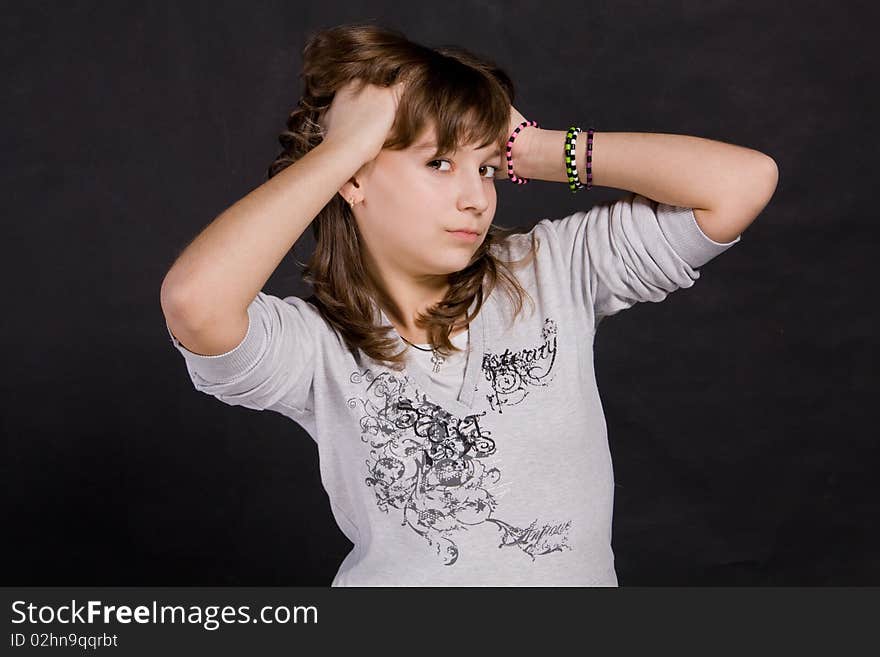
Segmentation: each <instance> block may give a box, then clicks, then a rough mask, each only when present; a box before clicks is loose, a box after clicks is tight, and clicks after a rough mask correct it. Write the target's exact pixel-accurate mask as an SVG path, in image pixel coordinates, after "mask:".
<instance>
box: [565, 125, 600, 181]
mask: <svg viewBox="0 0 880 657" xmlns="http://www.w3.org/2000/svg"><path fill="white" fill-rule="evenodd" d="M579 132H583V131H582V130H581V129H580V128H579V127H577V126H571V127H570V128H569V129H568V132H566V133H565V153H564V157H565V173H566V174H568V188H569V189H570V190H571V191H572V193H575V192H577V191H578V190H581V189H590V188H592V186H593V133H594V132H595V131H594V130H593V128H589V129H588V130H587V184H586V185H585V184H584V183H582V182H581V181H580V178H579V177H578V171H577V161H576V157H575V153H576V151H575V148H576V147H577V136H578V133H579Z"/></svg>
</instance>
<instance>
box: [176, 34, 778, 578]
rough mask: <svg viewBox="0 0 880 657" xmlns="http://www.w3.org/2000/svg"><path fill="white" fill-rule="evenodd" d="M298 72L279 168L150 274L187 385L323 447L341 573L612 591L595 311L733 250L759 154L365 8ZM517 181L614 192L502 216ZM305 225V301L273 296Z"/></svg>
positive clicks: (760, 169) (675, 283)
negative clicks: (525, 110)
mask: <svg viewBox="0 0 880 657" xmlns="http://www.w3.org/2000/svg"><path fill="white" fill-rule="evenodd" d="M302 77H303V78H304V81H305V93H304V94H303V97H302V99H301V100H300V101H299V104H298V107H297V109H296V110H294V112H292V113H291V115H290V117H289V119H288V124H287V130H286V131H285V132H284V133H282V135H281V138H280V139H281V143H282V145H283V146H284V147H285V150H284V152H283V153H282V154H281V155H280V156H279V157H278V158H277V159H276V160H275V162H274V163H273V164H272V166H271V167H270V170H269V180H268V181H267V182H265V183H264V184H262V185H261V186H260V187H258V188H257V189H255V190H253V191H252V192H250V193H249V194H247V195H246V196H245V197H244V198H242V199H240V200H239V201H237V202H236V203H235V204H233V205H232V206H231V207H230V208H228V209H227V210H225V211H224V212H223V213H222V214H220V215H219V216H218V217H217V218H216V219H215V220H214V221H213V222H212V223H211V224H210V225H209V226H208V227H207V228H205V229H204V230H203V231H202V232H201V234H199V235H198V237H196V239H195V240H193V242H192V243H191V244H190V245H188V247H187V248H186V249H185V250H184V251H183V253H182V254H181V255H180V257H179V258H178V259H177V261H176V262H175V263H174V265H173V266H172V267H171V269H170V271H169V272H168V274H167V275H166V277H165V280H164V282H163V285H162V291H161V301H162V309H163V312H164V314H165V318H166V321H167V327H168V331H169V337H170V339H171V341H172V343H173V344H174V346H175V347H176V348H177V349H178V351H179V352H180V353H181V354H182V355H183V356H184V358H185V362H186V365H187V370H188V373H189V375H190V377H191V380H192V381H193V384H194V386H195V387H196V389H198V390H200V391H203V392H205V393H208V394H211V395H213V396H215V397H216V398H217V399H219V400H221V401H223V402H225V403H227V404H231V405H239V406H244V407H247V408H251V409H256V410H272V411H276V412H278V413H281V414H283V415H285V416H286V417H289V418H290V419H292V420H294V421H295V422H296V423H298V424H299V425H300V426H302V427H303V428H304V429H305V430H306V431H307V433H308V434H309V435H310V436H311V438H312V439H313V440H314V441H315V442H316V443H317V446H318V451H319V458H320V469H321V478H322V483H323V485H324V488H325V490H326V491H327V494H328V497H329V499H330V504H331V509H332V511H333V514H334V518H335V519H336V521H337V523H338V524H339V527H340V529H341V530H342V531H343V532H344V533H345V535H346V536H347V537H348V538H349V539H350V540H351V542H352V543H353V546H354V547H353V549H352V550H351V552H350V553H349V554H348V556H347V557H346V558H345V560H344V561H343V563H342V564H341V565H340V567H339V571H338V572H337V574H336V577H335V578H334V580H333V583H332V585H333V586H359V585H468V586H473V585H523V586H532V585H535V586H547V585H552V586H564V585H599V586H616V585H617V583H618V582H617V576H616V573H615V569H614V554H613V550H612V548H611V521H612V510H613V491H614V478H613V469H612V465H611V458H610V451H609V448H608V441H607V430H606V425H605V418H604V413H603V409H602V405H601V401H600V398H599V394H598V390H597V389H596V379H595V373H594V371H593V351H592V348H593V339H594V336H595V332H596V329H597V327H598V325H599V323H600V321H601V320H602V319H603V318H604V317H607V316H609V315H612V314H614V313H617V312H619V311H621V310H623V309H625V308H628V307H630V306H632V305H633V304H635V303H637V302H639V301H654V302H657V301H661V300H663V299H664V298H666V296H667V295H668V294H669V293H671V292H673V291H674V290H676V289H679V288H682V287H690V286H691V285H693V284H694V282H695V281H696V279H697V278H698V277H699V271H698V268H699V267H701V266H702V265H704V264H705V263H706V262H708V261H709V260H711V259H712V258H714V257H715V256H717V255H718V254H720V253H722V252H723V251H725V250H726V249H728V248H729V247H730V246H732V245H733V244H735V243H737V242H738V241H739V240H740V234H741V233H742V232H743V230H744V229H745V228H746V227H747V226H748V225H749V224H750V223H751V221H753V220H754V218H755V217H757V215H758V214H759V213H760V211H761V209H763V207H764V205H766V203H767V202H768V201H769V198H770V196H771V195H772V193H773V190H774V188H775V184H776V175H777V174H776V168H775V164H774V163H773V160H772V159H770V158H769V157H768V156H766V155H764V154H763V153H760V152H758V151H754V150H751V149H746V148H743V147H739V146H734V145H731V144H725V143H721V142H716V141H711V140H707V139H702V138H698V137H689V136H685V135H671V134H648V133H621V132H618V133H611V132H608V133H605V132H594V131H592V130H590V131H589V132H587V131H583V132H581V131H580V129H579V128H577V127H576V126H573V127H572V128H571V129H569V130H568V131H565V130H545V129H542V128H540V127H538V125H537V124H536V123H535V122H534V121H526V120H525V118H524V117H523V116H522V115H521V114H520V113H519V112H518V111H517V110H516V109H515V108H513V106H512V100H513V86H512V83H511V82H510V79H509V77H507V75H506V74H505V73H504V72H503V71H501V70H500V69H499V68H498V67H496V66H495V65H494V64H492V63H491V62H488V61H486V60H484V59H480V58H478V57H477V56H475V55H473V54H472V53H470V52H468V51H465V50H463V49H460V48H433V49H432V48H426V47H424V46H421V45H419V44H415V43H413V42H411V41H409V40H408V39H406V38H405V37H404V36H403V35H402V34H400V33H398V32H396V31H393V30H387V29H382V28H378V27H375V26H372V25H355V26H340V27H337V28H331V29H329V30H325V31H323V32H319V33H317V34H316V35H314V36H313V37H312V38H311V39H310V40H309V42H308V44H307V45H306V47H305V49H304V51H303V75H302ZM530 179H541V180H546V181H558V182H565V183H568V184H569V187H570V189H572V190H573V191H580V190H583V189H589V188H590V187H591V186H592V184H596V185H603V186H608V187H616V188H619V189H624V190H628V193H627V194H626V195H625V196H624V197H623V198H621V199H619V200H617V201H614V202H612V203H607V204H598V205H594V206H593V207H591V208H589V209H587V208H586V207H585V209H584V210H582V211H578V212H575V213H573V214H571V215H569V216H567V217H563V218H559V219H553V220H551V219H542V220H541V221H539V222H538V223H537V224H535V225H534V226H530V227H527V228H523V229H516V228H508V227H504V226H501V225H498V224H497V223H493V222H494V221H495V208H496V201H497V197H496V184H497V183H498V182H499V181H503V180H510V181H513V182H517V183H520V184H522V183H525V182H528V181H529V180H530ZM585 206H586V204H585ZM310 225H311V226H312V228H313V234H314V237H315V241H316V247H315V251H314V254H313V255H312V257H311V259H310V261H309V263H308V264H307V265H306V266H305V268H304V270H303V273H304V278H305V280H307V281H309V282H310V283H311V284H312V286H313V288H314V295H313V296H311V297H309V298H308V299H302V298H299V297H296V296H288V297H285V298H279V297H277V296H274V295H270V294H267V293H265V292H263V291H262V288H263V286H264V285H265V283H266V281H267V280H268V278H269V276H270V275H271V274H272V272H273V271H274V270H275V268H276V267H277V266H278V264H279V263H280V262H281V260H282V259H283V258H284V256H285V255H286V254H287V253H288V252H289V251H290V249H291V248H292V247H293V245H294V244H295V243H296V241H297V240H298V239H299V238H300V236H301V235H302V234H303V232H304V231H305V230H306V229H307V228H308V227H309V226H310ZM502 293H506V294H502ZM526 300H527V301H529V308H528V309H526V307H525V304H524V303H523V302H524V301H526ZM290 521H291V522H297V521H298V518H297V514H296V512H292V513H291V518H290Z"/></svg>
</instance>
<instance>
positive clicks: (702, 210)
mask: <svg viewBox="0 0 880 657" xmlns="http://www.w3.org/2000/svg"><path fill="white" fill-rule="evenodd" d="M530 131H531V132H532V133H533V134H531V135H529V139H528V140H525V139H524V140H523V146H524V148H523V151H522V152H521V153H519V154H517V155H516V156H515V158H514V166H515V168H516V174H517V175H518V176H523V177H525V178H537V179H539V180H548V181H558V182H566V181H567V180H568V178H567V176H566V173H565V163H564V161H563V157H562V153H563V146H564V143H565V131H564V130H542V129H539V128H534V127H530V128H527V129H526V130H525V131H524V132H523V134H522V135H521V136H520V138H519V139H522V138H523V137H524V136H526V135H527V134H528V133H529V132H530ZM519 139H518V140H517V141H519ZM586 148H587V134H586V131H584V132H582V133H580V134H579V135H578V139H577V144H576V150H575V152H576V156H577V157H576V161H577V165H578V176H579V177H580V179H581V180H582V181H583V180H586V179H587V176H586ZM592 174H593V184H594V185H600V186H603V187H616V188H618V189H624V190H627V191H631V192H634V193H636V194H640V195H642V196H645V197H647V198H650V199H652V200H654V201H657V202H659V203H665V204H668V205H672V206H679V207H685V208H693V210H694V216H695V217H696V220H697V223H698V224H699V226H700V228H701V229H702V230H703V232H704V233H705V234H706V235H707V236H708V237H710V238H711V239H713V240H715V241H717V242H730V241H731V240H733V239H735V238H736V237H738V236H739V235H740V234H742V232H743V231H744V230H745V229H746V228H747V227H748V226H749V225H750V224H751V223H752V222H753V221H754V220H755V219H756V218H757V217H758V215H759V214H760V213H761V211H762V210H763V209H764V207H765V206H766V205H767V203H769V201H770V199H771V198H772V196H773V193H774V192H775V190H776V183H777V181H778V178H779V173H778V170H777V167H776V163H775V161H774V160H773V158H771V157H770V156H769V155H766V154H765V153H762V152H760V151H756V150H753V149H750V148H745V147H743V146H737V145H734V144H728V143H724V142H720V141H714V140H711V139H705V138H703V137H692V136H689V135H675V134H666V133H649V132H596V133H594V135H593V158H592Z"/></svg>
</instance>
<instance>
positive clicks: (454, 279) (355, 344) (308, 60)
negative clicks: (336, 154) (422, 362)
mask: <svg viewBox="0 0 880 657" xmlns="http://www.w3.org/2000/svg"><path fill="white" fill-rule="evenodd" d="M302 59H303V70H302V73H301V74H300V77H301V78H302V79H303V82H304V91H303V95H302V98H301V99H300V100H299V103H298V106H297V108H296V109H294V110H293V111H292V112H291V113H290V115H289V116H288V118H287V129H286V130H284V131H283V132H282V133H281V134H280V135H279V137H278V141H279V142H280V143H281V145H282V146H283V148H284V152H282V153H281V154H280V155H279V156H278V157H277V158H275V160H274V162H272V164H271V165H270V166H269V170H268V177H269V178H271V177H272V176H274V175H276V174H278V173H279V172H280V171H282V170H283V169H284V168H285V167H288V166H290V165H291V164H292V163H294V162H296V161H297V160H298V159H299V158H301V157H303V155H305V154H306V153H307V152H308V151H310V150H311V149H312V148H314V147H315V146H316V145H318V144H319V143H320V142H321V140H322V138H323V135H322V130H321V127H320V125H319V124H318V119H319V118H320V117H321V116H322V113H323V112H324V111H325V110H326V109H327V108H328V107H329V106H330V103H331V102H332V100H333V95H334V93H335V92H336V90H337V89H339V88H341V87H342V86H344V85H345V84H346V83H347V82H349V81H350V80H352V79H359V80H362V81H365V82H368V83H372V84H377V85H391V84H394V83H395V82H397V81H398V80H399V79H402V80H406V82H407V85H406V90H405V93H404V94H403V95H402V96H401V98H400V102H399V104H398V108H397V117H396V119H395V123H394V127H393V128H392V130H391V133H390V134H389V137H388V139H387V140H386V142H385V144H384V146H383V148H388V149H392V150H399V149H405V148H407V147H408V146H410V145H411V144H412V143H413V142H414V141H415V139H417V138H418V136H419V135H420V134H421V133H422V130H423V129H424V128H425V127H426V126H427V125H431V124H433V125H434V126H435V128H436V131H437V142H438V147H437V152H438V153H443V152H448V151H450V150H454V149H455V148H456V147H457V146H458V145H459V144H470V143H479V146H478V148H485V147H486V146H489V145H492V144H496V143H497V144H498V145H499V146H500V147H501V149H502V152H504V150H505V147H506V141H507V138H508V136H509V135H508V130H509V127H510V125H509V123H510V106H511V105H512V104H513V99H514V89H513V83H512V81H511V79H510V77H509V76H508V75H507V74H506V73H505V72H504V71H502V70H501V69H500V68H498V67H497V66H496V65H495V64H494V63H493V62H491V61H489V60H486V59H484V58H480V57H478V56H476V55H475V54H473V53H472V52H470V51H468V50H465V49H464V48H460V47H455V46H449V47H439V48H428V47H425V46H422V45H419V44H417V43H414V42H412V41H410V40H409V39H407V38H406V37H405V36H404V35H403V34H402V33H401V32H399V31H397V30H394V29H390V28H385V27H379V26H376V25H373V24H369V23H360V24H349V25H339V26H336V27H332V28H328V29H325V30H321V31H319V32H316V33H314V34H312V35H311V36H310V37H309V39H308V41H307V42H306V45H305V47H304V48H303V51H302ZM528 230H529V229H528V228H522V227H510V226H502V225H498V224H494V223H493V224H492V225H491V226H490V227H489V230H488V232H487V234H486V237H485V239H484V241H483V243H482V244H481V245H480V248H479V249H478V250H477V252H476V253H475V254H474V256H473V258H472V260H471V262H470V264H469V265H468V266H467V267H465V268H464V269H462V270H461V271H458V272H454V273H451V274H449V278H448V282H449V284H450V287H449V290H448V292H447V294H446V296H445V297H444V298H443V300H442V301H440V302H439V303H437V304H435V305H434V306H432V307H430V308H429V309H428V310H427V311H425V312H424V313H420V314H419V315H418V317H417V318H416V320H415V323H416V325H417V326H419V327H422V328H425V329H426V330H427V333H428V336H429V340H430V343H431V344H432V345H433V346H434V347H435V348H436V349H437V350H438V351H440V352H441V353H444V354H447V355H448V354H450V353H451V352H452V351H458V350H459V348H458V347H456V346H455V345H453V344H452V342H451V341H450V340H449V334H450V332H451V330H452V328H453V325H455V324H456V323H457V322H458V321H459V320H460V319H461V318H462V317H466V322H467V323H469V322H470V321H471V320H473V318H474V317H476V315H477V314H478V313H479V311H480V308H481V307H482V305H483V301H484V299H485V298H486V297H487V296H488V295H489V294H490V293H491V291H492V290H493V289H494V287H495V285H496V284H498V283H502V287H504V289H505V290H507V292H508V295H509V296H510V298H511V302H512V303H513V304H514V306H515V308H516V310H515V313H514V315H513V317H514V318H515V317H516V316H517V315H519V313H520V311H521V310H522V306H523V297H524V296H528V297H529V300H530V301H532V302H533V300H532V299H531V296H530V295H529V294H528V292H527V291H526V290H524V289H523V287H522V286H521V285H520V284H519V282H518V281H517V279H516V276H515V274H514V273H513V270H512V268H511V266H512V265H516V266H521V265H522V264H525V263H527V262H530V261H531V260H532V258H534V255H535V252H536V249H537V244H536V238H535V237H534V235H533V239H532V242H531V248H530V251H529V252H527V253H526V255H525V257H523V258H521V259H519V260H515V261H507V260H502V259H500V258H498V257H497V255H496V254H494V253H493V252H492V250H493V249H492V247H493V246H496V245H498V244H500V243H501V242H502V241H504V240H505V239H506V238H507V237H508V236H510V235H514V234H521V233H525V232H527V231H528ZM312 232H313V234H314V236H315V241H316V246H315V250H314V252H313V254H312V256H311V258H310V259H309V262H308V263H307V264H306V263H299V261H297V262H298V263H299V264H300V265H301V266H302V277H303V280H304V281H306V282H308V283H310V284H311V285H312V286H313V288H314V295H313V296H312V297H310V298H309V301H313V302H314V304H315V306H316V307H317V308H318V310H319V311H320V313H321V315H322V317H323V318H324V319H325V320H326V321H327V322H328V323H329V324H330V325H331V326H332V327H333V328H334V329H335V330H336V331H337V332H338V333H339V334H340V335H341V337H342V338H343V340H344V341H345V343H346V344H347V346H348V347H349V348H350V349H352V350H356V349H358V348H359V349H361V350H362V351H363V352H364V353H365V354H366V355H367V356H369V357H371V358H373V359H374V360H377V361H380V362H384V363H386V364H387V365H388V366H390V367H392V368H393V369H396V370H400V369H402V367H403V363H404V355H405V352H406V350H405V349H404V350H403V351H400V352H398V353H392V351H393V349H394V347H395V344H396V343H397V340H396V338H395V337H394V336H389V335H388V331H389V330H391V329H393V328H394V327H393V326H387V325H385V326H379V325H377V324H378V322H379V321H380V318H379V317H378V315H377V312H376V309H377V306H376V304H377V303H378V304H379V305H380V307H382V308H389V307H394V304H393V301H392V300H391V299H390V298H389V296H388V295H387V294H386V293H385V292H384V291H383V290H382V289H381V288H380V287H379V286H378V285H376V284H375V283H374V281H373V280H372V277H371V276H370V275H369V274H368V271H367V268H366V265H365V261H364V258H363V255H362V252H361V239H360V234H359V231H358V228H357V223H356V221H355V218H354V214H353V213H352V211H351V209H350V208H349V206H348V205H347V204H346V203H345V201H344V200H343V199H342V197H341V196H340V195H339V194H336V195H334V197H333V198H332V199H331V200H330V201H329V202H328V203H327V205H325V206H324V208H323V209H322V210H321V211H320V212H319V213H318V215H317V216H316V217H315V219H314V220H313V222H312ZM475 300H476V304H475V307H474V311H473V313H472V314H470V315H468V314H467V312H468V309H469V308H470V307H471V305H472V303H473V302H474V301H475ZM533 303H534V302H533Z"/></svg>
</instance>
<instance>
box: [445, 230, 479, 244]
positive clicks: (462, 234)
mask: <svg viewBox="0 0 880 657" xmlns="http://www.w3.org/2000/svg"><path fill="white" fill-rule="evenodd" d="M446 232H447V233H449V234H450V235H452V236H453V237H456V238H458V239H460V240H465V241H468V242H473V241H476V240H477V239H478V238H479V237H480V234H479V233H476V232H472V231H469V230H447V231H446Z"/></svg>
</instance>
